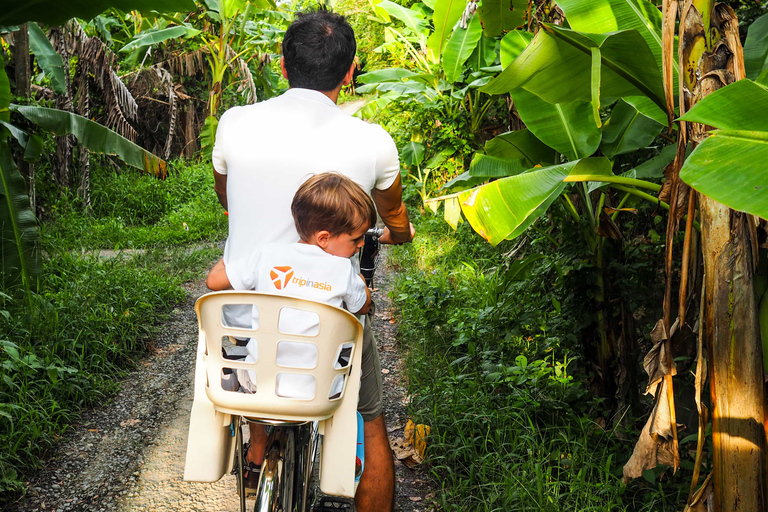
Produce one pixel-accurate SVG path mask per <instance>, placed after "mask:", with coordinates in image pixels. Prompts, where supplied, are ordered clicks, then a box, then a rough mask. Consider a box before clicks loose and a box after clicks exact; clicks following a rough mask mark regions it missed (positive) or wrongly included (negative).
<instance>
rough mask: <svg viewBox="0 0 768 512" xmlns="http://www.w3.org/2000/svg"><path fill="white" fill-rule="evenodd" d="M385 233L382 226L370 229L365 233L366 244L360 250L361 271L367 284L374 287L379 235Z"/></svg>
mask: <svg viewBox="0 0 768 512" xmlns="http://www.w3.org/2000/svg"><path fill="white" fill-rule="evenodd" d="M382 233H384V230H383V229H381V228H373V229H369V230H368V232H367V233H366V234H365V245H363V248H362V249H361V250H360V273H361V274H363V277H364V278H365V285H366V286H367V287H368V288H372V287H373V274H374V272H375V271H376V255H377V254H378V253H379V237H380V236H381V235H382Z"/></svg>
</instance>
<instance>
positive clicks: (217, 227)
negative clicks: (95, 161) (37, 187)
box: [42, 161, 227, 250]
mask: <svg viewBox="0 0 768 512" xmlns="http://www.w3.org/2000/svg"><path fill="white" fill-rule="evenodd" d="M171 168H172V169H174V170H175V172H172V173H170V174H169V176H168V178H167V179H166V180H164V181H160V180H158V179H156V178H154V177H152V176H150V175H148V174H143V173H139V172H134V171H133V170H130V169H124V170H123V172H122V173H121V174H119V175H118V174H115V173H114V171H112V170H110V169H105V168H95V169H94V171H93V175H92V180H93V184H92V191H91V203H92V210H91V212H90V213H89V214H87V215H85V214H84V212H83V207H82V204H81V202H80V201H79V200H78V199H74V198H72V197H68V196H64V197H55V198H54V199H52V200H50V204H49V206H48V214H47V216H48V219H47V222H46V223H45V224H44V225H43V230H42V231H43V236H44V238H45V239H46V243H47V245H48V246H49V247H55V248H56V249H57V250H91V249H126V248H145V247H157V246H161V247H169V246H172V245H175V244H183V243H192V242H207V241H218V240H222V239H223V238H225V237H226V232H227V231H226V230H227V217H226V215H224V211H223V209H222V208H221V205H219V203H218V200H217V199H216V195H215V194H214V192H213V171H212V169H211V166H210V164H207V163H192V164H185V163H183V162H182V161H176V162H174V163H173V164H172V165H171Z"/></svg>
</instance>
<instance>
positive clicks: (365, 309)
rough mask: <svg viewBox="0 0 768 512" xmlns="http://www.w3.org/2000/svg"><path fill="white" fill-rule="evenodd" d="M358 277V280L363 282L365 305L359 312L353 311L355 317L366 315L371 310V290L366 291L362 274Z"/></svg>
mask: <svg viewBox="0 0 768 512" xmlns="http://www.w3.org/2000/svg"><path fill="white" fill-rule="evenodd" d="M358 275H359V276H360V279H362V280H363V287H365V304H363V307H362V308H360V311H355V313H354V314H355V315H365V314H366V313H368V311H369V310H370V309H371V290H369V289H368V287H367V286H366V285H365V278H364V277H363V274H358Z"/></svg>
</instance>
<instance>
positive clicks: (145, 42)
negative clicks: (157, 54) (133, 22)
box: [120, 25, 200, 52]
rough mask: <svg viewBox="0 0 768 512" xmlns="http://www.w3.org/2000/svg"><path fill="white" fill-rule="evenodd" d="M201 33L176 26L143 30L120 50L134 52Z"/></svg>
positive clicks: (193, 29)
mask: <svg viewBox="0 0 768 512" xmlns="http://www.w3.org/2000/svg"><path fill="white" fill-rule="evenodd" d="M199 33H200V31H199V30H197V29H196V28H192V27H186V26H181V25H178V26H175V27H169V28H163V29H160V30H156V29H148V30H142V31H141V32H139V33H138V34H136V35H135V36H134V38H133V39H132V40H131V41H129V42H128V44H126V45H125V46H123V47H122V48H120V51H121V52H132V51H133V50H135V49H137V48H141V47H145V46H155V45H156V44H160V43H164V42H165V41H167V40H169V39H179V38H190V37H195V36H196V35H197V34H199Z"/></svg>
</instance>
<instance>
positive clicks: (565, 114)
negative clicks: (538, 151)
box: [512, 89, 601, 160]
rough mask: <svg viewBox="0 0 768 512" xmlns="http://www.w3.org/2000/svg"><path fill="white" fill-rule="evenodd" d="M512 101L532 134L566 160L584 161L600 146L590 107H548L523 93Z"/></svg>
mask: <svg viewBox="0 0 768 512" xmlns="http://www.w3.org/2000/svg"><path fill="white" fill-rule="evenodd" d="M512 98H513V99H514V101H515V107H516V108H517V112H518V113H519V114H520V118H521V119H522V120H523V122H524V123H525V126H527V127H528V129H529V130H530V131H531V133H533V134H534V135H535V136H536V138H538V139H539V140H540V141H541V142H543V143H544V144H546V145H547V146H549V147H552V148H554V149H556V150H557V151H558V152H560V153H562V154H564V155H565V156H566V157H568V159H569V160H577V159H579V158H586V157H588V156H590V155H592V154H593V153H594V152H595V150H596V149H597V148H598V146H599V145H600V137H601V133H600V128H598V127H597V126H596V125H595V121H594V119H593V117H592V107H591V105H590V104H589V103H586V102H583V101H575V102H571V103H554V104H553V103H547V102H546V101H544V100H542V99H541V98H539V97H538V96H536V95H535V94H532V93H530V92H528V91H526V90H525V89H518V90H516V91H514V92H512Z"/></svg>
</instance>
